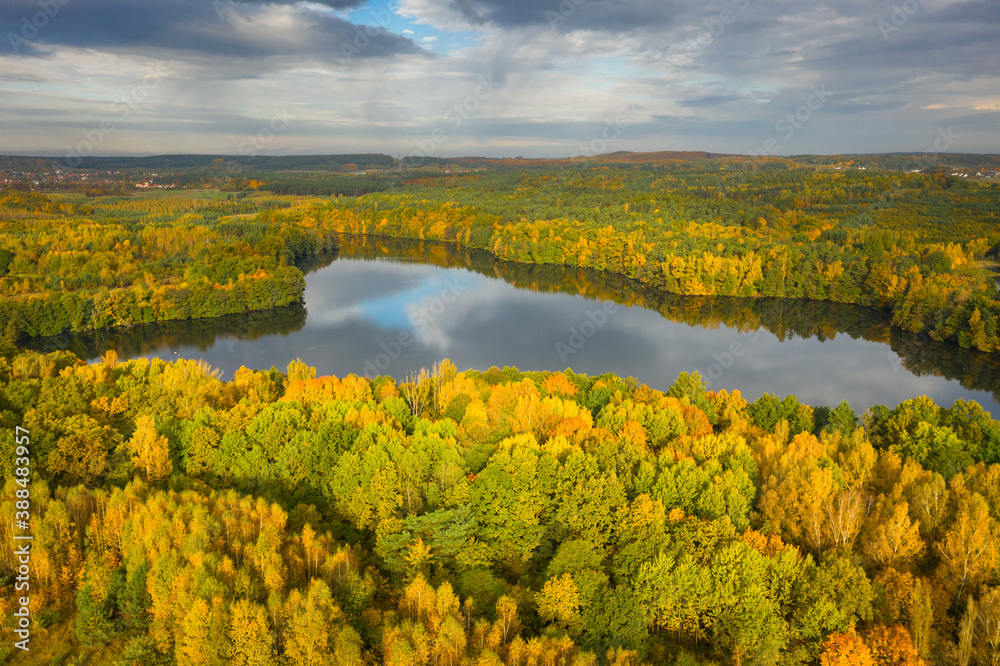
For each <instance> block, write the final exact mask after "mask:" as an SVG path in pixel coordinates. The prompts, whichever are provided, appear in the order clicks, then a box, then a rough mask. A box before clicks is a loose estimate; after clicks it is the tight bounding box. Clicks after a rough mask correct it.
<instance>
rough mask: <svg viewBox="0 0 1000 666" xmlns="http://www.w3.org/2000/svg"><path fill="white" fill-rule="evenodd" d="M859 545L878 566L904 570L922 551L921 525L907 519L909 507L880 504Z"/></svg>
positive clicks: (899, 503)
mask: <svg viewBox="0 0 1000 666" xmlns="http://www.w3.org/2000/svg"><path fill="white" fill-rule="evenodd" d="M862 545H863V547H864V550H865V554H866V555H868V557H870V558H871V559H872V562H874V563H875V564H876V565H877V566H880V567H901V568H907V566H908V565H909V564H910V563H911V562H912V561H913V558H914V557H916V556H917V555H919V554H920V553H921V551H923V549H924V542H923V540H922V539H921V538H920V522H919V521H913V520H911V519H910V506H909V504H907V503H906V502H905V501H901V502H897V503H896V504H895V505H889V504H888V502H887V501H884V500H883V501H882V502H880V505H879V507H878V510H876V511H875V512H874V514H873V516H872V519H871V522H870V525H869V529H868V531H867V534H866V538H865V539H864V541H863V544H862Z"/></svg>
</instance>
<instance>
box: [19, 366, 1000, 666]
mask: <svg viewBox="0 0 1000 666" xmlns="http://www.w3.org/2000/svg"><path fill="white" fill-rule="evenodd" d="M0 419H2V421H3V432H4V435H3V438H2V440H0V452H2V456H0V461H2V462H0V464H2V466H3V478H4V479H5V482H4V483H5V487H4V492H3V501H2V503H0V513H2V514H3V520H2V521H0V533H2V538H0V550H2V553H0V563H2V564H0V567H2V568H0V603H2V604H3V608H2V609H0V611H2V612H0V622H2V623H3V624H4V626H2V627H0V628H2V629H3V630H4V634H5V636H11V635H12V633H11V630H12V629H13V628H14V622H15V617H14V616H13V612H14V611H15V607H16V603H17V602H16V601H15V599H16V598H17V595H15V594H14V593H13V592H12V586H13V585H14V583H15V570H14V567H13V564H12V563H13V562H14V561H15V557H14V552H13V549H14V548H15V544H17V543H18V542H16V541H15V540H14V539H13V535H14V534H17V533H21V531H20V530H21V529H22V528H16V527H15V524H16V523H15V516H17V512H18V511H24V512H25V513H26V514H27V513H29V511H28V508H30V518H29V519H28V523H29V528H28V529H30V531H31V534H32V535H33V537H34V540H33V541H32V548H31V560H30V561H31V571H30V590H29V592H30V599H31V602H30V603H31V608H32V613H33V618H34V621H33V622H34V623H33V625H32V639H31V640H32V643H31V647H32V650H31V651H30V652H24V651H21V650H19V649H17V648H14V647H10V645H9V643H8V644H5V646H4V647H3V648H0V650H5V651H6V652H0V654H3V655H4V656H6V657H7V658H10V659H13V661H12V663H16V664H29V663H31V664H34V663H83V662H80V661H72V660H73V659H81V660H89V662H90V663H102V664H103V663H107V664H121V665H128V664H178V665H188V664H220V665H221V664H261V665H264V664H274V665H279V664H280V665H286V664H287V665H289V666H292V665H295V666H298V665H299V664H355V665H359V666H360V665H361V664H375V663H382V664H393V665H400V666H402V665H404V664H407V665H409V664H476V665H479V664H482V665H487V664H489V665H500V664H508V665H519V666H525V665H537V666H541V665H543V664H544V665H549V666H556V665H557V664H558V665H567V666H568V665H571V664H576V665H583V664H589V665H596V664H616V665H621V666H638V665H640V664H659V663H677V664H686V665H689V666H694V665H697V664H702V665H709V664H717V665H723V664H725V665H728V664H822V665H835V664H836V665H841V664H843V665H847V664H853V665H858V664H860V665H869V664H870V665H878V666H883V665H884V666H888V665H890V664H893V665H895V664H908V665H913V666H916V665H918V664H932V663H938V664H945V663H947V664H959V665H960V666H968V665H969V664H977V665H978V664H995V663H997V659H998V658H1000V586H998V585H1000V580H998V573H997V563H998V559H997V558H998V546H1000V543H998V538H1000V531H998V528H1000V523H998V521H1000V464H998V463H1000V423H998V422H996V421H994V420H992V419H991V418H990V417H989V415H988V414H986V413H984V412H983V411H982V409H981V408H980V407H979V405H977V404H976V403H973V402H965V401H962V400H959V401H956V402H955V404H954V405H952V406H951V407H948V408H944V407H939V406H938V405H935V404H934V403H933V402H932V401H930V400H929V399H928V398H925V397H918V398H914V399H912V400H907V401H905V402H903V403H901V404H899V405H896V406H895V407H892V408H890V407H889V406H876V407H874V408H872V409H870V410H868V411H867V412H866V413H865V414H863V415H861V416H860V417H859V416H858V415H857V414H855V412H854V411H853V410H852V408H851V406H850V405H849V404H848V403H846V402H842V403H840V404H839V405H836V406H808V405H805V404H801V403H800V402H799V401H798V400H797V399H796V398H795V396H785V397H779V396H774V395H771V394H765V395H764V396H762V397H761V398H759V399H758V400H756V401H755V402H753V403H748V402H747V401H746V400H744V399H743V398H742V397H741V395H740V393H739V391H733V392H732V393H727V392H725V391H718V392H716V391H706V390H705V385H704V382H703V381H702V379H701V378H700V377H699V376H698V375H697V374H696V373H695V374H690V375H689V374H687V373H682V374H681V375H680V376H679V377H678V378H677V381H676V382H675V383H674V385H673V386H672V387H670V389H669V390H668V391H665V392H661V391H656V390H653V389H650V388H649V387H647V386H645V385H641V384H638V383H637V382H636V381H635V380H632V379H630V378H621V377H617V376H614V375H611V374H607V375H602V376H599V377H588V376H585V375H579V374H575V373H573V372H572V371H566V372H561V373H547V372H546V373H539V372H521V371H519V370H517V369H516V368H511V367H507V368H503V369H500V368H490V369H489V370H486V371H470V370H467V371H462V372H460V371H459V370H458V369H457V368H456V367H455V366H454V364H452V363H450V362H449V361H447V360H444V361H442V362H441V363H440V364H438V365H437V366H435V367H434V368H432V369H431V370H424V371H421V372H420V373H418V374H414V375H411V376H409V377H407V378H406V379H405V380H404V381H399V382H397V381H396V380H394V379H393V378H390V377H377V378H375V379H373V380H369V379H366V378H364V377H358V376H353V375H351V376H347V377H343V378H337V377H316V371H315V369H313V368H310V367H308V366H306V365H305V364H303V363H301V362H299V361H294V362H292V363H291V364H289V366H288V368H287V369H286V370H285V371H284V372H280V371H278V370H275V369H273V368H272V369H271V370H269V371H253V370H248V369H242V370H240V371H239V372H237V373H236V375H235V376H234V377H233V378H232V379H231V380H230V381H225V382H224V381H221V380H220V379H219V378H218V372H217V371H215V370H213V369H212V368H211V367H209V366H208V365H207V364H205V363H204V362H196V361H189V360H177V361H175V362H173V363H166V362H164V361H161V360H159V359H152V360H150V359H134V360H130V361H126V362H119V361H118V359H117V357H116V355H115V354H114V353H113V352H109V353H108V354H107V355H106V356H105V357H104V358H103V360H102V361H100V362H97V363H93V364H89V365H88V364H86V363H83V362H82V361H80V360H79V359H77V358H76V357H75V356H74V355H73V354H71V353H69V352H54V353H50V354H39V353H35V352H26V353H25V352H22V353H16V354H8V355H7V356H6V357H4V358H3V359H2V360H0ZM15 428H17V430H15ZM15 432H17V433H19V435H18V436H17V437H15ZM29 498H30V502H29ZM18 502H21V504H18ZM26 507H27V508H26ZM23 517H24V516H21V518H23ZM24 593H27V592H24V591H22V594H24ZM15 653H16V654H15ZM67 660H69V661H67Z"/></svg>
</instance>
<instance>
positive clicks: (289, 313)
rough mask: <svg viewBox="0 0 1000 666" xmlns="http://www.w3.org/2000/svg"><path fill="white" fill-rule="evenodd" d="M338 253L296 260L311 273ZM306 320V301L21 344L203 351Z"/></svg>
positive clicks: (125, 353) (93, 352) (45, 348)
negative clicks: (254, 310)
mask: <svg viewBox="0 0 1000 666" xmlns="http://www.w3.org/2000/svg"><path fill="white" fill-rule="evenodd" d="M337 256H338V252H337V250H334V251H332V252H326V253H321V254H315V255H312V256H308V257H305V258H303V259H301V260H300V261H299V262H298V264H296V265H297V266H298V268H299V269H300V270H301V271H302V272H303V273H305V274H307V275H308V274H309V273H312V272H314V271H317V270H319V269H321V268H324V267H326V266H329V265H330V264H331V263H333V262H334V261H335V260H336V259H337ZM305 324H306V308H305V306H304V305H302V304H301V303H295V304H292V305H288V306H286V307H281V308H273V309H271V310H260V311H256V312H245V313H243V314H234V315H224V316H222V317H213V318H209V319H183V320H177V321H166V322H159V323H155V324H143V325H138V326H132V327H130V328H121V329H113V328H112V329H103V330H100V331H89V332H84V333H63V334H62V335H53V336H48V337H44V338H29V339H27V340H25V341H24V342H23V343H22V345H21V346H22V347H25V348H27V349H33V350H35V351H40V352H52V351H58V350H68V351H71V352H73V353H74V354H76V355H77V356H78V357H80V358H95V357H98V356H102V355H103V354H104V352H106V351H107V350H109V349H114V350H115V352H116V353H117V354H118V357H119V358H132V357H134V356H144V355H146V354H151V353H153V352H156V351H159V350H161V349H165V348H169V347H180V346H184V347H197V348H198V349H199V350H200V351H207V350H208V349H209V348H211V347H212V346H213V345H214V344H215V343H216V342H217V341H218V340H220V339H221V340H232V339H236V340H259V339H260V338H263V337H265V336H268V335H274V334H277V333H292V332H295V331H298V330H300V329H301V328H302V327H303V326H305Z"/></svg>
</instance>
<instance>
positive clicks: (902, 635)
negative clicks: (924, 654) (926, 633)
mask: <svg viewBox="0 0 1000 666" xmlns="http://www.w3.org/2000/svg"><path fill="white" fill-rule="evenodd" d="M865 642H866V643H867V644H868V647H869V648H871V653H872V656H873V657H874V659H875V663H876V664H877V666H923V664H924V662H923V660H922V659H921V658H920V656H919V655H918V654H917V650H916V648H914V647H913V641H911V640H910V632H909V631H907V630H906V627H904V626H902V625H898V624H896V625H893V626H891V627H887V626H885V625H884V624H876V625H875V626H873V627H871V628H869V629H868V631H867V632H865Z"/></svg>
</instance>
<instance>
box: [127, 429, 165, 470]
mask: <svg viewBox="0 0 1000 666" xmlns="http://www.w3.org/2000/svg"><path fill="white" fill-rule="evenodd" d="M127 445H128V450H129V452H130V453H131V454H132V464H133V465H135V466H136V467H137V468H138V469H139V470H141V471H142V473H143V476H145V477H146V480H147V481H160V480H162V479H165V478H167V477H168V476H170V471H171V470H172V469H173V462H172V461H171V460H170V442H169V441H167V438H166V437H164V436H163V435H158V434H157V433H156V426H155V425H154V423H153V417H152V416H140V417H139V419H138V420H137V421H136V428H135V433H134V434H133V435H132V438H131V439H130V440H129V441H128V443H127Z"/></svg>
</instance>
